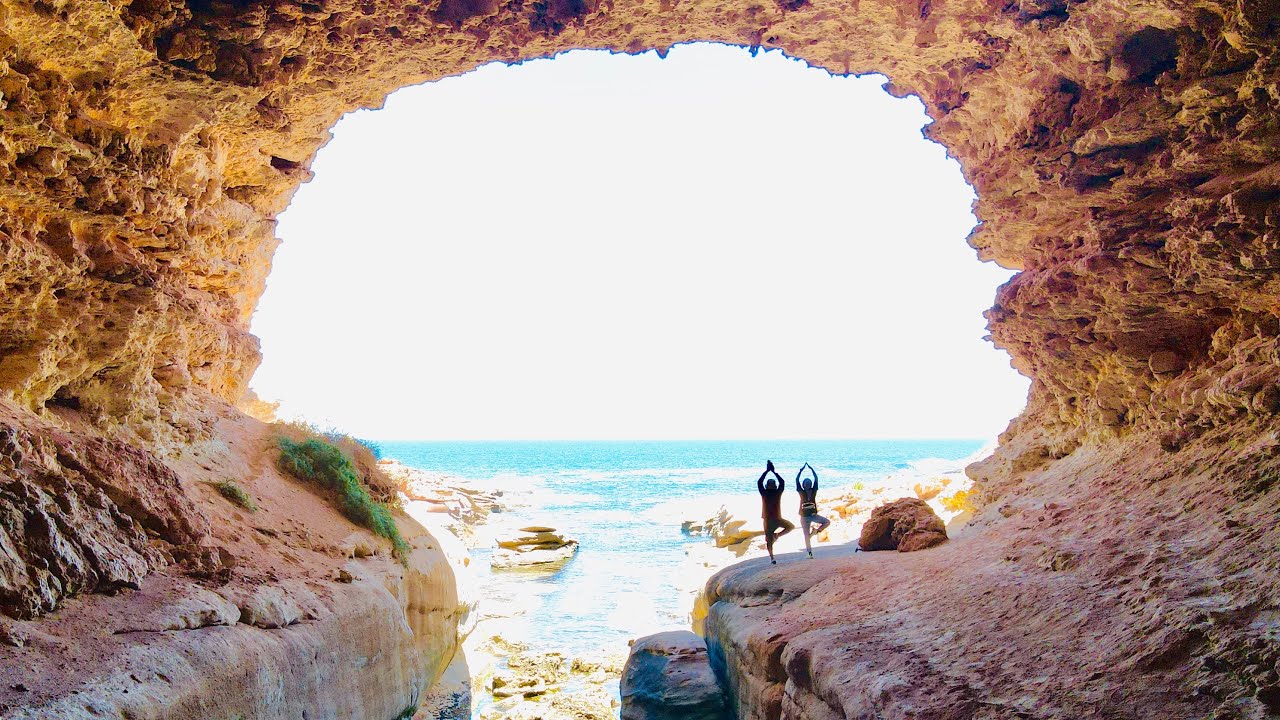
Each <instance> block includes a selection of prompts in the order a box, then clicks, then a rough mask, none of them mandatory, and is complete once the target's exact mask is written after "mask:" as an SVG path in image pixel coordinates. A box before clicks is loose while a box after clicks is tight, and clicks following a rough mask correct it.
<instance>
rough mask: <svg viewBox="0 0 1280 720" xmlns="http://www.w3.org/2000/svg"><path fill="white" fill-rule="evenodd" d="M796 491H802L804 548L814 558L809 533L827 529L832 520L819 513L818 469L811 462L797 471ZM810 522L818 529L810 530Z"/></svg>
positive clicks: (810, 557)
mask: <svg viewBox="0 0 1280 720" xmlns="http://www.w3.org/2000/svg"><path fill="white" fill-rule="evenodd" d="M806 470H808V471H809V472H808V476H806V474H805V471H806ZM796 492H798V493H800V531H801V532H803V533H804V549H805V550H807V551H808V553H809V559H810V560H812V559H813V546H812V545H811V544H810V543H809V535H810V534H814V535H816V534H818V533H820V532H822V531H823V530H826V529H827V526H828V525H830V524H831V521H830V520H828V519H826V518H824V517H822V516H821V515H819V514H818V471H817V470H814V469H813V466H811V465H810V464H809V463H805V464H804V467H802V468H800V472H798V473H796ZM810 523H813V524H814V525H817V526H818V529H816V530H812V531H810V529H809V524H810Z"/></svg>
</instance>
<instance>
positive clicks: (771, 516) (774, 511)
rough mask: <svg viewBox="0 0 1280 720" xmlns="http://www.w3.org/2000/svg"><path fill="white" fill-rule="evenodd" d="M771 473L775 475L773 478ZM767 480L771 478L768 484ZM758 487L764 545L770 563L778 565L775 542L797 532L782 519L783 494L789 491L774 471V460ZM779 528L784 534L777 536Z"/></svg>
mask: <svg viewBox="0 0 1280 720" xmlns="http://www.w3.org/2000/svg"><path fill="white" fill-rule="evenodd" d="M770 473H772V474H773V477H771V478H769V474H770ZM765 478H769V479H768V481H767V482H766V481H765ZM756 487H757V488H758V489H759V490H760V505H761V512H760V517H762V518H764V544H765V546H766V547H768V548H769V562H771V563H773V564H774V565H777V564H778V561H777V560H775V559H774V558H773V541H774V540H776V539H778V538H780V537H782V536H783V535H786V534H787V533H789V532H791V531H792V530H795V529H796V526H795V525H793V524H792V523H791V521H790V520H787V519H786V518H784V517H782V492H783V491H784V490H786V489H787V484H786V482H784V481H783V479H782V476H781V475H779V474H778V471H777V470H774V469H773V461H772V460H770V461H769V462H768V464H767V465H766V466H765V469H764V472H762V473H760V479H759V480H757V481H756ZM779 528H781V529H782V532H780V533H778V534H777V535H776V536H775V535H774V533H775V532H777V530H778V529H779Z"/></svg>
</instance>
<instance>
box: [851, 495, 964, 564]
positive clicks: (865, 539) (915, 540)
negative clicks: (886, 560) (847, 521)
mask: <svg viewBox="0 0 1280 720" xmlns="http://www.w3.org/2000/svg"><path fill="white" fill-rule="evenodd" d="M946 541H947V526H946V524H945V523H943V522H942V518H940V517H938V515H937V513H935V512H934V511H933V508H931V507H929V504H928V503H926V502H925V501H923V500H921V499H919V498H902V499H900V500H894V501H893V502H891V503H889V504H888V505H881V506H880V507H878V508H876V509H875V510H873V511H872V513H871V519H869V520H867V522H866V524H865V525H863V526H862V535H861V536H860V537H859V539H858V545H859V546H860V547H861V548H862V549H863V550H898V551H899V552H912V551H915V550H923V549H925V548H930V547H933V546H934V545H941V544H942V543H944V542H946Z"/></svg>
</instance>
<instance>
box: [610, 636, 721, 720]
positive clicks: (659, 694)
mask: <svg viewBox="0 0 1280 720" xmlns="http://www.w3.org/2000/svg"><path fill="white" fill-rule="evenodd" d="M620 690H621V695H622V720H727V718H728V717H729V713H728V710H727V706H726V703H725V698H724V693H723V692H722V691H721V689H720V684H719V683H718V682H717V681H716V676H715V673H714V672H713V671H712V670H711V662H710V660H709V659H708V657H707V643H706V642H705V641H704V640H703V639H702V638H701V637H699V636H698V635H696V634H694V633H691V632H689V631H688V630H676V631H672V632H664V633H658V634H656V635H649V636H648V637H643V638H640V639H639V640H636V641H635V643H634V644H633V645H632V646H631V655H630V656H628V657H627V663H626V665H625V666H624V667H623V668H622V683H621V688H620Z"/></svg>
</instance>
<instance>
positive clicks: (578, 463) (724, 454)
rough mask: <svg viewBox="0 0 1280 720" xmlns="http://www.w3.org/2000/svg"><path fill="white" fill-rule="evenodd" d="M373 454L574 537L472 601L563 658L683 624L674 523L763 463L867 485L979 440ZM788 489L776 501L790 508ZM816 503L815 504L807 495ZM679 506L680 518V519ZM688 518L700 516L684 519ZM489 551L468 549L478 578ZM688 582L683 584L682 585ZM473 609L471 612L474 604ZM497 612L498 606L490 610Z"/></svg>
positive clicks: (931, 468) (738, 490)
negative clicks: (536, 566)
mask: <svg viewBox="0 0 1280 720" xmlns="http://www.w3.org/2000/svg"><path fill="white" fill-rule="evenodd" d="M379 444H380V445H381V447H382V450H383V454H384V455H385V456H386V457H391V458H395V459H397V460H399V461H401V462H403V463H404V464H406V465H409V466H411V467H417V468H422V469H426V470H433V471H441V472H446V473H449V474H451V475H456V476H459V477H462V478H467V479H469V480H472V481H474V482H475V485H476V486H478V487H482V488H498V489H502V490H504V492H506V493H507V497H508V499H510V500H512V501H514V502H517V503H524V504H525V505H524V506H523V507H516V508H515V509H513V510H512V511H511V512H510V513H507V514H506V516H504V515H495V516H493V522H494V523H506V524H507V525H508V526H511V527H515V526H519V525H522V524H524V525H527V524H532V523H539V524H549V525H552V526H554V527H556V528H557V529H559V530H561V531H562V532H566V533H568V534H569V535H571V536H573V537H575V538H577V539H578V540H579V542H580V546H579V552H578V554H577V556H576V557H575V558H574V559H573V560H572V561H571V562H569V563H568V565H566V566H565V567H564V568H563V569H562V570H560V571H559V572H557V573H555V574H552V575H543V574H527V573H517V574H512V573H501V572H499V573H493V574H488V575H486V576H485V577H482V578H481V580H482V582H483V584H484V588H485V593H484V594H485V597H486V599H485V602H487V603H489V604H490V610H491V611H492V610H493V609H494V608H493V605H495V604H496V605H499V606H504V605H508V604H511V603H514V602H515V600H514V599H515V598H519V604H520V612H521V613H522V618H523V620H522V630H521V633H522V634H524V635H525V637H522V638H519V639H522V640H524V641H525V642H527V643H529V644H530V645H532V646H534V647H537V648H539V649H541V650H559V651H561V652H564V653H566V654H568V655H582V654H590V653H595V652H601V651H607V652H625V651H626V647H627V644H626V643H627V640H629V639H630V638H632V637H635V636H637V635H639V634H644V633H646V632H652V631H654V630H656V629H659V628H680V627H685V626H686V622H687V620H686V616H685V612H687V609H684V608H682V607H681V606H680V597H679V595H680V592H679V587H680V573H681V571H682V569H687V561H686V555H685V550H686V546H688V545H691V544H695V543H703V544H705V543H706V540H705V539H702V538H697V537H689V536H686V535H683V534H682V533H681V532H680V523H679V521H680V519H681V514H682V513H683V515H684V516H685V517H703V518H705V517H708V516H710V515H711V514H712V513H714V512H715V511H716V510H717V508H718V507H719V505H720V501H721V499H722V497H723V496H726V495H753V494H755V492H756V490H755V482H756V478H757V477H758V476H759V474H760V472H761V471H762V470H763V469H764V467H763V466H764V463H765V460H773V461H774V463H775V465H777V467H778V469H779V472H781V473H782V474H783V476H784V477H785V478H786V479H787V480H788V481H791V480H792V479H793V478H794V476H795V472H796V470H797V469H798V468H799V467H800V466H801V465H802V464H804V463H805V462H808V463H810V464H812V465H813V466H814V467H815V468H817V470H818V472H819V474H820V478H821V481H822V486H823V487H824V488H830V489H834V488H836V487H838V486H842V485H848V484H850V483H853V482H863V483H866V484H868V485H870V484H872V483H875V482H876V481H878V480H881V479H883V478H885V477H886V476H888V475H891V474H895V473H901V472H920V473H921V474H922V475H923V474H929V473H931V472H941V471H945V470H951V469H955V468H956V467H957V463H956V461H958V460H961V459H964V458H967V457H968V456H970V455H972V454H973V453H974V452H975V451H977V450H979V449H980V448H981V446H982V444H983V443H982V442H981V441H979V440H829V441H827V440H824V441H775V442H765V441H750V442H734V441H715V442H448V443H445V442H383V443H379ZM793 500H794V496H793V495H792V493H790V492H788V495H787V496H786V497H785V499H784V503H786V504H785V505H784V507H790V505H791V502H792V501H793ZM819 500H821V497H820V498H819ZM689 508H692V510H690V509H689ZM690 512H694V513H701V514H700V515H696V514H695V515H690V514H689V513H690ZM488 556H489V550H488V549H487V548H479V549H477V550H476V551H474V552H473V557H474V558H475V559H476V561H477V563H476V564H477V566H478V567H480V568H481V569H482V570H481V572H483V573H487V566H488ZM686 584H687V583H686ZM482 609H483V608H482ZM497 609H498V610H499V611H502V610H503V608H502V607H499V608H497Z"/></svg>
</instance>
